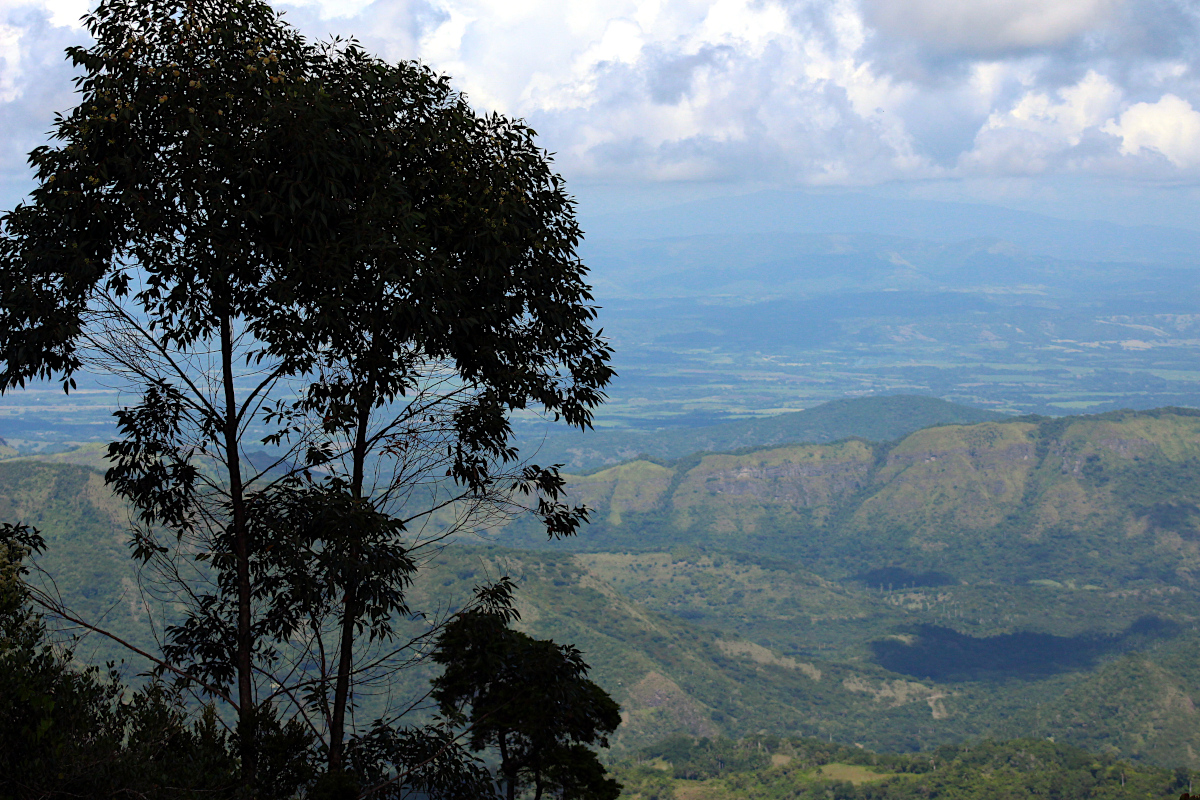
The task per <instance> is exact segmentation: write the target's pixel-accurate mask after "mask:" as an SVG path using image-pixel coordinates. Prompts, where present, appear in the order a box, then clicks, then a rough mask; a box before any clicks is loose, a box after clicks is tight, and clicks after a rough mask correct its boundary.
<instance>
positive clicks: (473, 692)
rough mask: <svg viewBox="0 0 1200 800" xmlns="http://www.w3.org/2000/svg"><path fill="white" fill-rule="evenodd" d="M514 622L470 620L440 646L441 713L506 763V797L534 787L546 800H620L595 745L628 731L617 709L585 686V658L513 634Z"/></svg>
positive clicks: (454, 625) (474, 615)
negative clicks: (555, 799)
mask: <svg viewBox="0 0 1200 800" xmlns="http://www.w3.org/2000/svg"><path fill="white" fill-rule="evenodd" d="M510 618H511V615H506V614H503V613H495V612H488V611H469V612H467V613H464V614H461V615H460V616H459V617H458V618H457V619H455V620H454V621H453V622H451V623H450V624H449V625H447V626H446V628H445V629H444V630H443V631H442V633H441V635H440V636H439V637H438V643H437V649H436V650H435V651H434V655H433V659H434V661H436V662H437V663H438V664H441V665H443V666H444V667H445V670H444V672H443V673H442V674H441V675H440V676H438V677H437V678H436V679H435V680H434V681H433V699H434V700H435V701H436V702H437V703H438V706H439V708H440V709H441V711H442V713H443V714H445V715H447V716H448V717H449V718H450V719H452V720H455V721H457V722H459V724H462V725H466V726H467V730H468V731H469V739H468V741H469V742H470V745H471V748H472V749H473V750H476V751H480V750H485V749H492V750H494V752H495V753H497V754H498V756H499V760H500V765H499V772H500V775H501V776H503V785H504V793H505V796H506V797H507V798H508V799H509V800H513V798H515V797H516V796H517V793H518V792H519V791H521V790H522V789H523V788H525V787H532V789H533V791H534V796H535V797H537V798H541V797H542V795H543V794H544V793H546V792H547V791H548V792H549V793H550V794H551V796H554V797H560V798H563V800H615V798H616V797H617V795H618V794H619V793H620V786H619V785H618V784H617V783H616V782H615V781H613V780H611V779H609V778H607V777H606V776H605V771H604V768H603V767H602V766H601V765H600V762H599V761H598V760H597V759H596V754H595V753H594V752H593V751H592V750H590V749H588V747H587V746H586V745H599V746H600V747H607V746H608V736H609V734H611V733H612V732H613V731H614V730H616V728H617V726H618V725H619V724H620V722H621V716H620V712H619V708H618V706H617V704H616V703H615V702H614V701H613V700H612V698H610V697H609V696H608V693H607V692H605V691H604V690H603V689H601V688H600V687H599V686H597V685H596V684H595V683H593V682H592V681H590V680H587V678H586V677H585V676H586V675H587V665H586V664H585V663H584V662H583V658H582V655H581V654H580V652H579V651H578V650H577V649H575V648H574V647H571V646H565V645H558V644H555V643H554V642H553V641H544V640H543V641H539V640H537V639H534V638H533V637H531V636H529V635H528V634H525V633H521V632H520V631H515V630H513V629H511V628H510V627H508V623H509V621H510Z"/></svg>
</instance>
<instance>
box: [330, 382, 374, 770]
mask: <svg viewBox="0 0 1200 800" xmlns="http://www.w3.org/2000/svg"><path fill="white" fill-rule="evenodd" d="M374 392H375V380H374V378H371V379H370V380H368V381H367V382H366V386H364V387H363V391H362V394H361V395H360V396H359V401H358V407H357V408H356V409H355V411H356V419H355V432H354V449H353V451H352V454H351V459H352V467H351V476H350V494H351V496H352V497H353V498H354V499H355V500H361V499H363V480H364V473H365V470H366V459H367V426H368V425H369V424H370V422H371V408H372V406H373V405H374V404H373V402H372V400H373V395H374ZM351 535H353V534H351ZM359 558H360V554H359V548H358V545H357V544H355V543H351V545H350V563H351V564H354V565H357V564H358V560H359ZM343 602H344V605H345V608H346V610H345V615H344V616H343V617H342V632H341V642H340V645H339V650H338V667H337V679H336V681H335V683H334V690H333V716H332V719H331V720H330V723H329V771H330V772H335V771H338V770H340V769H341V768H342V765H343V764H342V762H343V753H344V751H345V744H344V741H345V735H346V734H345V728H346V706H347V704H348V703H349V700H350V671H351V669H353V666H354V652H353V650H354V625H355V623H356V622H357V621H358V616H359V614H361V613H362V604H361V603H360V602H359V598H358V586H357V581H355V580H354V579H353V578H351V579H350V580H347V582H346V592H345V597H344V601H343Z"/></svg>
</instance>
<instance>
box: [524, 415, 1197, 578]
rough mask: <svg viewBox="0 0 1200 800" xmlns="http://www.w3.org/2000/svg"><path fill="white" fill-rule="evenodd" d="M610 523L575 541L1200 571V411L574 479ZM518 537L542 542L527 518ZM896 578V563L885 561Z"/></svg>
mask: <svg viewBox="0 0 1200 800" xmlns="http://www.w3.org/2000/svg"><path fill="white" fill-rule="evenodd" d="M570 485H571V492H572V495H573V497H575V498H577V499H580V500H584V501H586V502H587V503H588V504H589V505H590V506H592V507H593V508H594V509H595V514H594V519H595V523H594V524H593V525H592V526H591V527H590V529H589V531H588V533H587V535H586V536H584V537H580V538H579V539H578V540H577V541H575V542H572V543H571V544H570V546H572V547H579V548H583V549H589V550H664V549H668V548H670V547H672V546H674V545H678V544H687V545H691V546H703V547H708V548H714V549H718V550H737V551H743V552H754V553H758V554H763V555H776V556H780V557H786V558H793V559H800V560H802V561H805V562H807V563H811V564H813V565H814V568H815V569H817V571H818V572H821V573H822V574H827V575H828V576H832V577H836V578H839V579H844V578H850V577H853V576H856V575H862V576H864V579H865V580H867V581H868V582H870V577H869V576H870V575H871V574H872V572H873V571H878V570H884V571H887V570H892V571H895V570H900V572H899V573H896V574H898V575H901V576H904V575H908V576H910V577H909V578H907V579H905V578H903V577H901V578H899V579H892V580H890V581H888V580H882V581H880V582H879V583H881V584H882V583H889V582H890V583H892V584H895V585H904V584H911V583H918V582H920V580H919V578H918V577H913V576H920V575H922V574H924V573H927V572H937V573H940V574H942V575H945V576H949V580H951V582H953V583H959V582H962V581H966V582H969V583H973V584H974V583H981V582H994V583H999V584H1025V583H1028V582H1030V581H1037V580H1043V581H1057V582H1060V583H1062V582H1067V581H1073V582H1075V583H1077V584H1080V585H1082V584H1094V585H1096V586H1099V587H1115V586H1118V585H1123V583H1124V582H1127V581H1137V580H1145V581H1151V582H1154V581H1165V582H1167V583H1171V584H1175V585H1179V586H1188V587H1191V586H1192V585H1193V581H1194V579H1195V577H1200V572H1198V570H1200V506H1197V503H1198V502H1200V412H1196V411H1193V410H1190V409H1162V410H1157V411H1146V412H1132V411H1129V412H1113V413H1110V414H1103V415H1096V416H1090V417H1064V418H1059V419H1047V418H1018V419H1011V420H1005V421H999V422H985V423H980V424H976V425H946V426H940V427H934V428H926V429H923V430H920V431H917V432H915V433H912V434H910V435H908V436H906V437H905V438H903V439H901V440H900V441H898V442H895V443H887V444H874V443H871V442H866V441H860V440H851V441H845V442H841V443H836V444H824V445H822V444H810V445H788V446H784V447H778V448H765V449H759V450H754V451H751V452H745V453H741V454H703V455H695V456H690V457H687V458H683V459H680V460H678V461H676V462H673V463H669V464H667V465H665V466H664V465H660V464H656V463H651V462H648V461H635V462H630V463H626V464H622V465H619V466H616V467H613V468H610V469H606V470H602V471H600V472H596V473H592V474H590V475H582V476H578V477H576V478H574V479H572V480H571V484H570ZM500 541H502V542H504V543H505V544H509V545H512V546H521V547H528V546H537V545H538V544H539V543H540V541H541V537H539V536H537V535H535V534H533V533H532V532H531V531H530V530H529V529H528V528H524V527H522V525H519V524H518V525H513V526H511V527H510V529H508V530H506V531H505V532H503V534H502V535H501V536H500ZM880 574H883V573H880Z"/></svg>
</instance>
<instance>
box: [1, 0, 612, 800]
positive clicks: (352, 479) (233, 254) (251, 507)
mask: <svg viewBox="0 0 1200 800" xmlns="http://www.w3.org/2000/svg"><path fill="white" fill-rule="evenodd" d="M85 22H86V25H87V28H88V30H89V32H90V33H91V34H92V36H93V37H94V40H95V43H94V44H93V45H91V46H90V47H74V48H71V49H69V50H68V54H69V57H70V59H71V60H72V62H73V63H74V65H75V66H76V67H77V69H78V70H79V72H80V76H79V77H78V79H77V87H78V104H77V105H76V106H75V108H73V109H72V110H70V111H69V112H67V113H66V114H63V115H61V116H59V117H58V118H57V119H56V121H55V126H54V132H53V141H52V142H51V143H50V144H47V145H45V146H42V147H39V148H37V149H36V150H34V151H33V153H31V155H30V163H31V165H32V167H33V169H34V171H35V176H36V179H37V186H36V188H35V189H34V190H33V192H32V193H31V195H30V197H29V199H28V201H27V202H26V203H23V204H22V205H20V206H18V207H17V208H15V209H14V210H12V211H11V212H9V213H7V214H5V215H4V216H3V218H2V223H3V236H2V237H0V275H2V277H3V279H2V280H0V391H2V390H11V389H13V388H16V387H21V386H24V385H25V384H26V382H28V381H30V380H32V379H53V380H59V381H61V382H62V384H63V387H64V390H66V391H70V390H71V389H72V388H73V387H74V386H75V376H76V375H77V374H78V373H80V372H81V371H84V370H87V371H92V372H104V373H106V374H108V375H110V376H115V377H116V378H117V379H119V380H120V381H122V382H123V386H124V388H125V389H126V390H127V391H128V393H129V394H130V395H131V396H133V397H135V398H136V402H134V403H133V404H131V405H130V406H127V407H124V408H122V409H120V410H119V411H118V412H117V421H118V428H119V432H120V435H121V438H120V440H119V441H117V442H114V443H113V444H112V445H111V447H110V450H109V456H110V460H111V461H112V464H113V466H112V468H111V469H110V470H109V471H108V473H107V476H106V479H107V481H108V483H109V484H110V485H111V486H112V487H113V489H114V490H115V491H116V492H117V493H118V494H119V495H121V496H123V497H124V498H126V499H127V500H129V501H130V502H131V503H132V505H133V506H134V508H135V509H136V510H137V515H138V516H137V524H136V525H135V527H134V530H133V541H132V544H133V552H134V554H135V555H136V556H137V557H138V558H140V559H141V560H142V561H143V562H144V563H145V564H146V565H147V568H152V569H154V570H156V575H157V578H158V581H157V583H156V586H157V587H158V590H159V592H160V594H161V595H162V596H161V598H160V599H162V600H163V601H164V602H166V603H170V604H176V605H181V606H182V607H183V608H185V609H186V611H185V613H184V616H183V618H182V620H180V621H178V622H177V623H176V624H171V625H169V626H168V627H167V628H166V637H165V641H164V642H163V647H162V654H161V658H159V659H158V662H157V663H158V668H159V670H160V671H161V672H162V674H173V675H176V676H180V675H182V676H186V677H187V678H188V679H189V680H190V681H191V683H190V684H188V685H190V686H191V687H192V688H197V687H198V688H199V689H200V690H202V691H203V692H205V693H207V695H208V696H209V697H210V698H215V699H217V700H218V701H220V702H222V703H225V704H226V705H227V706H228V707H229V708H231V709H233V710H234V711H235V712H236V714H237V717H238V728H237V732H236V733H237V735H236V737H235V738H236V739H237V741H238V742H239V743H240V747H241V752H240V759H241V770H242V773H243V776H244V778H245V781H246V785H247V786H248V787H249V786H252V785H254V782H255V780H257V778H256V775H257V774H258V773H259V769H258V767H257V765H256V759H257V757H258V756H257V753H258V751H259V750H260V749H261V748H260V745H261V743H262V738H261V737H262V736H265V735H266V733H264V731H265V730H266V729H265V728H264V727H263V726H264V725H267V723H268V722H270V721H271V720H273V719H274V717H272V714H273V713H274V712H273V711H272V709H275V708H276V707H277V706H278V705H280V704H283V705H284V706H287V707H288V708H290V711H289V712H288V713H289V715H290V716H289V719H292V720H298V721H302V723H303V725H304V726H305V727H306V730H307V732H308V735H311V736H312V737H313V738H314V740H315V741H317V742H319V743H320V746H321V747H322V748H324V752H326V753H327V762H328V768H329V770H330V771H331V773H335V772H338V771H340V770H342V769H343V767H344V766H345V763H346V752H347V750H346V748H347V745H346V725H347V723H346V720H347V711H348V709H350V708H352V707H353V704H354V702H355V701H354V687H355V686H356V685H358V684H361V683H362V682H364V681H368V680H371V679H374V678H381V676H386V675H387V674H388V671H389V670H390V669H392V668H393V667H394V664H395V663H396V660H397V659H399V661H400V662H405V661H406V660H408V659H411V658H412V657H413V654H414V653H418V654H419V653H420V652H423V648H427V645H428V643H429V642H430V641H431V637H432V636H433V632H434V631H435V630H436V626H435V627H434V628H433V629H431V630H430V631H429V632H427V633H426V634H422V635H418V636H416V637H415V638H408V639H405V638H404V637H403V636H401V635H400V633H399V632H398V629H397V628H396V621H397V620H401V619H405V618H407V617H410V616H411V615H412V614H413V613H415V612H416V611H417V610H414V609H411V608H409V606H408V604H407V599H406V598H407V596H406V589H407V587H408V583H409V581H410V580H411V577H412V575H413V574H414V573H415V572H416V570H417V569H418V565H419V559H418V558H417V554H418V553H419V552H420V550H421V548H422V547H428V546H431V545H434V544H436V543H437V542H439V541H442V540H444V539H446V538H447V537H450V536H453V535H455V534H457V533H461V532H463V531H473V530H479V529H481V528H486V527H487V525H489V524H491V523H493V522H495V521H496V520H497V519H498V518H502V517H504V516H506V515H511V514H515V513H523V512H525V511H532V512H533V513H535V514H536V515H537V516H538V517H539V518H540V519H541V520H542V522H543V524H544V526H545V529H546V531H547V532H548V533H549V534H550V535H552V536H564V535H570V534H573V533H574V532H575V531H576V530H577V528H578V526H579V525H580V524H581V522H583V521H584V520H585V519H586V509H583V508H572V507H569V506H568V505H566V504H565V503H564V502H563V498H562V492H563V481H562V478H561V477H560V476H559V474H558V470H557V468H556V467H554V466H538V465H535V464H530V463H528V462H526V461H523V460H522V459H521V455H520V454H519V453H518V452H517V450H516V449H515V448H514V447H513V445H512V443H511V438H512V429H511V424H510V415H511V414H512V413H513V412H515V411H518V410H523V409H527V408H529V409H534V410H537V411H540V412H541V413H545V414H548V415H551V416H553V417H555V418H561V419H563V420H565V421H566V422H567V423H569V424H571V425H575V426H579V427H588V426H589V425H590V423H591V419H592V413H593V409H594V408H595V407H596V405H597V404H599V403H600V402H602V400H603V399H604V394H603V389H604V387H605V385H606V384H607V383H608V382H609V381H610V379H611V378H612V376H613V371H612V369H611V366H610V359H611V351H610V349H609V347H608V345H607V343H606V341H605V340H604V338H603V337H602V335H601V333H600V332H599V331H597V330H595V329H594V327H593V323H594V320H595V316H596V309H595V307H594V306H593V305H592V302H593V298H592V296H591V294H590V289H589V287H588V285H587V283H586V269H585V268H584V266H583V264H582V263H581V261H580V259H579V258H578V256H577V254H576V247H577V245H578V243H579V241H580V237H581V233H580V229H579V227H578V224H577V223H576V220H575V216H574V205H573V202H572V200H571V199H570V197H569V196H568V195H567V194H566V191H565V188H564V186H563V183H562V180H561V179H560V178H559V177H558V176H557V175H556V174H555V173H554V172H553V171H552V169H551V164H550V159H549V157H548V155H547V154H546V153H545V152H544V151H543V150H542V149H541V148H540V147H539V146H538V145H537V143H536V141H535V138H534V132H533V131H532V130H530V129H529V128H528V127H527V126H525V125H524V124H523V123H521V122H519V121H515V120H511V119H508V118H506V117H503V116H501V115H497V114H480V113H477V112H476V111H475V110H474V109H472V107H471V106H470V104H469V103H468V102H467V100H466V99H465V98H464V97H463V96H462V95H461V94H459V93H457V92H455V91H454V90H453V89H452V88H451V86H450V84H449V81H448V79H447V78H446V77H444V76H441V75H438V74H436V73H435V72H433V71H432V70H430V69H429V68H427V67H424V66H422V65H419V64H417V63H413V62H402V63H399V64H389V63H386V62H384V61H381V60H379V59H377V58H374V57H372V56H370V55H369V54H367V53H365V52H364V51H363V50H362V49H361V48H359V47H358V46H357V45H356V44H355V43H353V42H339V41H334V42H330V43H325V44H314V43H311V42H309V41H307V40H305V39H304V38H303V37H302V36H300V35H299V33H297V32H296V31H295V30H294V29H293V28H291V27H289V26H288V25H286V24H285V23H284V22H283V21H282V19H281V18H280V16H279V15H278V14H277V13H276V12H275V11H273V10H272V9H271V8H270V6H269V5H268V4H267V3H265V2H261V1H260V0H196V1H193V0H150V2H144V1H143V0H138V1H137V2H134V0H105V2H102V3H101V4H100V5H99V6H98V7H97V9H96V10H95V11H94V12H92V13H91V14H90V15H88V16H87V17H86V19H85ZM264 447H265V448H267V449H266V450H265V451H263V448H264ZM263 452H266V453H267V457H266V458H265V459H264V458H263V455H262V453H263ZM381 679H382V678H381ZM185 683H187V681H185ZM392 721H393V722H394V720H392ZM271 724H274V723H271ZM381 724H382V722H381ZM268 727H269V726H268ZM385 727H386V726H385ZM351 733H352V735H353V736H358V735H359V734H362V733H363V731H361V730H359V731H357V732H351ZM364 735H365V734H364Z"/></svg>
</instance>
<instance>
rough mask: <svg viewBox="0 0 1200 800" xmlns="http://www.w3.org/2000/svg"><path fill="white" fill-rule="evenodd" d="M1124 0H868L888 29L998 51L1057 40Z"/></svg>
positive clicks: (936, 42) (954, 46)
mask: <svg viewBox="0 0 1200 800" xmlns="http://www.w3.org/2000/svg"><path fill="white" fill-rule="evenodd" d="M1120 3H1121V0H865V1H864V6H865V9H866V11H867V13H868V16H869V18H870V19H871V21H872V22H873V23H875V24H876V25H877V26H878V27H879V28H881V29H882V30H883V31H884V32H886V33H891V34H898V35H901V36H905V37H911V38H913V39H917V40H919V41H920V42H922V43H924V44H926V45H930V46H933V47H935V48H938V49H946V50H971V51H975V52H981V53H992V52H995V51H1000V50H1008V49H1025V48H1036V47H1046V46H1051V45H1057V44H1060V43H1062V42H1064V41H1067V40H1068V39H1071V38H1073V37H1075V36H1078V35H1080V34H1081V33H1084V32H1086V31H1088V30H1091V29H1093V28H1095V27H1096V26H1097V25H1098V24H1100V23H1101V22H1103V21H1105V20H1106V19H1107V18H1108V17H1109V15H1110V13H1111V12H1112V11H1113V10H1114V9H1115V8H1116V7H1117V6H1118V5H1119V4H1120Z"/></svg>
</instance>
